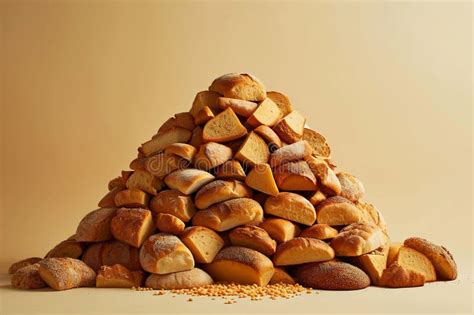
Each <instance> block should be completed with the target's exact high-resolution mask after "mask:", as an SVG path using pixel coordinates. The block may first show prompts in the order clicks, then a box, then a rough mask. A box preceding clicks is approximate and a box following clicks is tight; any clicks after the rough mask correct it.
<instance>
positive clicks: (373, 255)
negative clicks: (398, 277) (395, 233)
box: [349, 244, 390, 285]
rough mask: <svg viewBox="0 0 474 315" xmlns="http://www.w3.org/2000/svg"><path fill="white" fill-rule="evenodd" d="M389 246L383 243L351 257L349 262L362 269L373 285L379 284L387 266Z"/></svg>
mask: <svg viewBox="0 0 474 315" xmlns="http://www.w3.org/2000/svg"><path fill="white" fill-rule="evenodd" d="M389 247H390V246H389V245H388V244H384V245H382V246H381V247H379V248H377V249H376V250H373V251H371V252H369V253H367V254H364V255H361V256H357V257H352V258H351V260H349V262H350V263H352V264H354V265H356V266H358V267H359V268H360V269H362V270H364V271H365V273H366V274H367V275H368V276H369V277H370V282H371V283H372V284H373V285H380V279H381V278H382V274H383V272H384V270H385V269H386V268H387V258H388V250H389Z"/></svg>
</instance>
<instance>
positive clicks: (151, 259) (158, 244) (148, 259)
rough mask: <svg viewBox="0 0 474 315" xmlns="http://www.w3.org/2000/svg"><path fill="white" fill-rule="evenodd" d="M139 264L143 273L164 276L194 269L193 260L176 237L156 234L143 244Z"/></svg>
mask: <svg viewBox="0 0 474 315" xmlns="http://www.w3.org/2000/svg"><path fill="white" fill-rule="evenodd" d="M140 264H141V265H142V268H143V269H144V270H145V271H148V272H151V273H157V274H166V273H171V272H177V271H184V270H190V269H192V268H194V258H193V255H192V254H191V252H190V251H189V249H188V248H187V247H186V246H185V245H184V244H183V242H181V240H180V239H179V238H178V237H176V236H174V235H171V234H166V233H158V234H154V235H152V236H150V237H149V238H148V239H147V240H146V241H145V242H144V243H143V246H142V247H141V249H140Z"/></svg>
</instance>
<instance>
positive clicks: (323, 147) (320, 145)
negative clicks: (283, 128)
mask: <svg viewBox="0 0 474 315" xmlns="http://www.w3.org/2000/svg"><path fill="white" fill-rule="evenodd" d="M303 140H306V141H308V143H309V145H310V146H311V148H312V149H313V155H314V156H322V157H329V156H330V155H331V148H330V147H329V144H328V143H327V142H326V138H324V137H323V136H322V135H321V134H320V133H318V132H316V131H314V130H312V129H309V128H304V131H303Z"/></svg>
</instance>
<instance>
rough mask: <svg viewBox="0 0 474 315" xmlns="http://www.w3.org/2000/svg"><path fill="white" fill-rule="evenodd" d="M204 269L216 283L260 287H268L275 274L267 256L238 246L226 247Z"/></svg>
mask: <svg viewBox="0 0 474 315" xmlns="http://www.w3.org/2000/svg"><path fill="white" fill-rule="evenodd" d="M204 268H205V270H206V271H207V272H208V273H209V274H210V275H211V276H212V278H213V279H214V280H216V281H228V282H236V283H241V284H256V285H260V286H264V285H267V284H268V282H269V281H270V279H271V278H272V276H273V273H274V272H275V270H274V268H273V264H272V261H271V260H270V259H269V258H268V257H267V256H265V255H263V254H262V253H259V252H257V251H256V250H253V249H250V248H245V247H238V246H231V247H225V248H224V249H222V250H221V251H220V252H219V253H218V254H217V256H216V257H215V258H214V261H213V262H212V263H210V264H207V265H205V267H204Z"/></svg>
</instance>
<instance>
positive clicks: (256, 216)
mask: <svg viewBox="0 0 474 315" xmlns="http://www.w3.org/2000/svg"><path fill="white" fill-rule="evenodd" d="M262 220H263V209H262V207H261V206H260V204H259V203H258V202H256V201H255V200H253V199H249V198H236V199H230V200H227V201H224V202H220V203H218V204H215V205H213V206H211V207H210V208H207V209H204V210H200V211H198V212H197V213H196V214H195V215H194V217H193V220H192V222H193V225H200V226H205V227H208V228H210V229H213V230H215V231H219V232H222V231H227V230H230V229H232V228H234V227H236V226H239V225H242V224H250V225H256V224H259V223H260V222H262Z"/></svg>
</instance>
